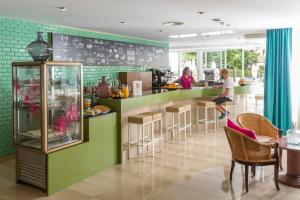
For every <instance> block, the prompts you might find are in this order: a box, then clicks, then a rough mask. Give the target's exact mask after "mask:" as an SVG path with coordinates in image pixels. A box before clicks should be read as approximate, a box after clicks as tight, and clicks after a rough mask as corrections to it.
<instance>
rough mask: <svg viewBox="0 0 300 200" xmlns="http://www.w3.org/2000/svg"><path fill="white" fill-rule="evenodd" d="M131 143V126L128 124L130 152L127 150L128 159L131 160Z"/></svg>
mask: <svg viewBox="0 0 300 200" xmlns="http://www.w3.org/2000/svg"><path fill="white" fill-rule="evenodd" d="M130 143H131V124H128V150H127V154H128V155H127V158H128V159H130Z"/></svg>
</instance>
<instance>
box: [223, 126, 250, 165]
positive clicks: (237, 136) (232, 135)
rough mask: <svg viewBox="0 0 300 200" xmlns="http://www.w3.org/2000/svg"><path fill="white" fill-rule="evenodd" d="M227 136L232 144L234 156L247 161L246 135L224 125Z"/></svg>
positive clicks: (230, 144) (231, 148)
mask: <svg viewBox="0 0 300 200" xmlns="http://www.w3.org/2000/svg"><path fill="white" fill-rule="evenodd" d="M224 130H225V133H226V137H227V140H228V143H229V146H230V150H231V153H232V157H233V158H234V159H237V160H241V161H247V160H248V157H247V153H246V147H245V143H244V137H245V136H244V135H242V133H239V132H238V131H236V130H234V129H232V128H229V127H227V126H224Z"/></svg>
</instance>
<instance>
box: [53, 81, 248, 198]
mask: <svg viewBox="0 0 300 200" xmlns="http://www.w3.org/2000/svg"><path fill="white" fill-rule="evenodd" d="M221 91H222V89H221V88H193V89H191V90H174V91H145V92H144V93H143V95H142V96H138V97H130V98H128V99H100V100H99V103H100V104H102V105H107V106H109V107H111V109H112V112H111V113H108V114H103V115H99V116H95V117H89V118H85V119H84V142H83V143H82V144H78V145H75V146H71V147H69V148H66V149H62V150H59V151H55V152H52V153H49V154H47V177H48V179H47V193H48V195H50V194H53V193H55V192H57V191H59V190H61V189H63V188H66V187H67V186H69V185H71V184H73V183H76V182H78V181H80V180H82V179H84V178H86V177H89V176H91V175H93V174H95V173H97V172H99V171H101V170H103V169H105V168H107V167H110V166H112V165H114V164H118V163H122V161H123V160H124V159H125V158H126V155H127V154H126V148H125V147H126V145H127V118H128V116H129V115H133V114H138V113H141V112H146V111H158V112H162V113H163V114H164V120H165V122H166V121H167V120H166V118H167V117H166V115H165V112H164V110H165V107H166V106H169V105H173V104H177V103H188V104H192V105H194V103H195V102H196V101H195V99H199V98H211V97H212V96H215V95H217V94H219V93H220V92H221ZM234 91H235V95H241V94H249V93H251V86H242V87H236V88H235V90H234Z"/></svg>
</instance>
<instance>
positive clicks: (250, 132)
mask: <svg viewBox="0 0 300 200" xmlns="http://www.w3.org/2000/svg"><path fill="white" fill-rule="evenodd" d="M227 126H228V127H229V128H232V129H234V130H236V131H238V132H240V133H243V134H244V135H247V136H248V137H250V138H253V139H255V140H256V139H257V137H256V133H255V131H253V130H250V129H247V128H242V127H240V126H239V125H238V124H237V123H235V122H234V121H232V120H231V119H228V120H227Z"/></svg>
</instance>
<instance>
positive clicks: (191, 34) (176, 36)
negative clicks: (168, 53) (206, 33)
mask: <svg viewBox="0 0 300 200" xmlns="http://www.w3.org/2000/svg"><path fill="white" fill-rule="evenodd" d="M197 36H198V34H197V33H190V34H179V35H169V36H168V37H169V38H189V37H197Z"/></svg>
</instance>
